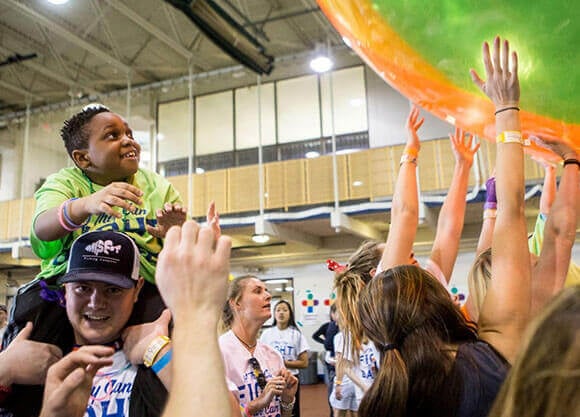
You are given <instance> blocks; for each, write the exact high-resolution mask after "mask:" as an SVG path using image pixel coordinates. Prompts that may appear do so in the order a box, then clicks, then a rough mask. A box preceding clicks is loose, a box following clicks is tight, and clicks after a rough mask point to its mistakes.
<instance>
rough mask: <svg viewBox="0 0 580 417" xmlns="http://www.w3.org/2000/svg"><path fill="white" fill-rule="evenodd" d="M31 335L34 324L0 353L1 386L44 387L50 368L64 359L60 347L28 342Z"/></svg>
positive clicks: (27, 325)
mask: <svg viewBox="0 0 580 417" xmlns="http://www.w3.org/2000/svg"><path fill="white" fill-rule="evenodd" d="M31 334H32V323H31V322H28V323H27V324H26V326H25V327H24V329H22V330H21V331H20V333H19V334H18V336H16V337H15V338H14V340H13V341H12V343H10V344H9V345H8V347H7V348H6V349H5V350H4V351H3V352H2V353H0V381H1V385H4V386H9V385H11V384H22V385H43V384H44V380H45V378H46V372H47V371H48V368H49V367H50V366H51V365H52V364H54V363H55V362H57V361H58V360H59V359H60V358H62V352H61V350H60V349H59V348H58V347H56V346H54V345H51V344H48V343H41V342H34V341H32V340H28V339H29V337H30V335H31Z"/></svg>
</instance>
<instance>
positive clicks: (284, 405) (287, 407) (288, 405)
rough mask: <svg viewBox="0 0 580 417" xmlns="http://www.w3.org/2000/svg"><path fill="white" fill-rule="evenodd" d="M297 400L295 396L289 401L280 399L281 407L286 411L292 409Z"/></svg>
mask: <svg viewBox="0 0 580 417" xmlns="http://www.w3.org/2000/svg"><path fill="white" fill-rule="evenodd" d="M295 402H296V398H294V399H293V400H292V401H291V402H289V403H287V402H284V401H282V400H280V407H281V408H282V410H284V411H291V410H292V409H293V408H294V403H295Z"/></svg>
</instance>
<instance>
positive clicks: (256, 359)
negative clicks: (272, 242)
mask: <svg viewBox="0 0 580 417" xmlns="http://www.w3.org/2000/svg"><path fill="white" fill-rule="evenodd" d="M271 300H272V296H271V295H270V293H269V292H268V289H267V288H266V285H265V284H264V283H263V282H262V281H261V280H259V279H258V278H256V277H254V276H251V275H247V276H243V277H239V278H236V279H234V280H233V281H232V282H231V283H230V288H229V291H228V298H227V300H226V303H225V304H224V307H223V314H222V320H223V324H224V326H225V328H226V329H228V331H227V332H226V333H224V334H222V335H221V336H220V338H219V346H220V350H221V352H222V356H223V358H224V365H225V370H226V378H227V381H228V385H229V388H230V392H231V400H233V401H232V402H234V403H235V402H236V401H237V403H239V405H240V406H241V407H242V408H243V409H244V412H245V414H246V415H248V416H253V417H279V416H282V417H290V416H291V415H292V409H293V408H294V401H295V399H294V396H295V394H296V389H297V387H298V379H297V378H296V377H295V376H293V375H292V373H291V372H290V371H288V370H287V369H286V368H285V367H284V360H283V359H282V356H280V354H279V353H278V352H276V351H275V350H274V349H273V348H271V347H270V346H268V345H267V344H265V343H262V342H260V341H259V340H258V333H259V332H260V329H261V328H262V325H263V324H264V323H265V322H266V320H268V319H269V318H270V317H271V315H272V312H271V310H270V302H271Z"/></svg>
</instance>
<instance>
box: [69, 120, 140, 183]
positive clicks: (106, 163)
mask: <svg viewBox="0 0 580 417" xmlns="http://www.w3.org/2000/svg"><path fill="white" fill-rule="evenodd" d="M86 130H87V132H88V136H89V140H88V148H87V149H83V150H76V151H74V154H73V157H74V159H75V162H77V165H78V166H79V168H81V169H82V170H83V171H85V172H86V174H87V175H88V176H89V178H90V179H91V180H92V181H93V182H95V183H96V184H99V185H108V184H110V183H112V182H114V181H123V180H125V179H127V178H128V177H130V176H131V175H133V174H134V173H135V172H137V170H138V169H139V156H140V153H141V145H139V143H137V141H136V140H134V139H133V131H132V130H131V128H130V127H129V125H128V124H127V122H126V121H125V120H123V118H122V117H121V116H119V115H118V114H115V113H112V112H103V113H98V114H96V115H95V116H93V118H92V119H91V120H90V122H89V123H87V125H86Z"/></svg>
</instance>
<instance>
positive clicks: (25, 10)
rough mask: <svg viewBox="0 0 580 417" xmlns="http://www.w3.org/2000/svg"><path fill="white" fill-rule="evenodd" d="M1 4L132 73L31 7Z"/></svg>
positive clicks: (5, 1) (6, 1)
mask: <svg viewBox="0 0 580 417" xmlns="http://www.w3.org/2000/svg"><path fill="white" fill-rule="evenodd" d="M0 4H3V5H5V6H8V7H11V8H12V9H14V10H16V11H18V12H20V13H21V14H23V15H25V16H27V17H29V18H30V19H32V20H34V21H35V22H37V23H39V24H41V25H42V26H44V27H46V28H47V29H49V30H50V31H51V32H54V33H56V34H58V35H59V36H62V37H63V38H65V39H66V40H68V41H69V42H71V43H74V44H75V45H77V46H78V47H80V48H82V49H85V50H86V51H88V52H90V53H92V54H93V55H95V56H97V57H99V58H101V59H102V60H104V61H106V62H109V63H111V64H113V65H114V66H116V67H117V68H119V69H121V70H123V71H125V72H126V73H130V72H131V67H129V66H128V65H125V64H124V63H122V62H121V61H119V60H117V59H116V58H114V57H112V56H111V55H109V54H108V53H106V52H104V51H102V50H101V49H99V48H97V47H96V46H94V45H92V44H91V43H89V42H87V41H85V40H83V39H81V38H80V37H78V36H77V35H75V34H74V33H72V32H71V31H69V30H68V29H65V28H63V27H62V26H60V25H59V24H58V23H56V22H53V21H52V20H50V19H48V18H46V17H45V16H43V15H41V14H40V13H38V12H37V11H35V10H33V9H31V8H30V7H28V6H25V5H24V4H21V3H19V2H17V1H15V0H0Z"/></svg>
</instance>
